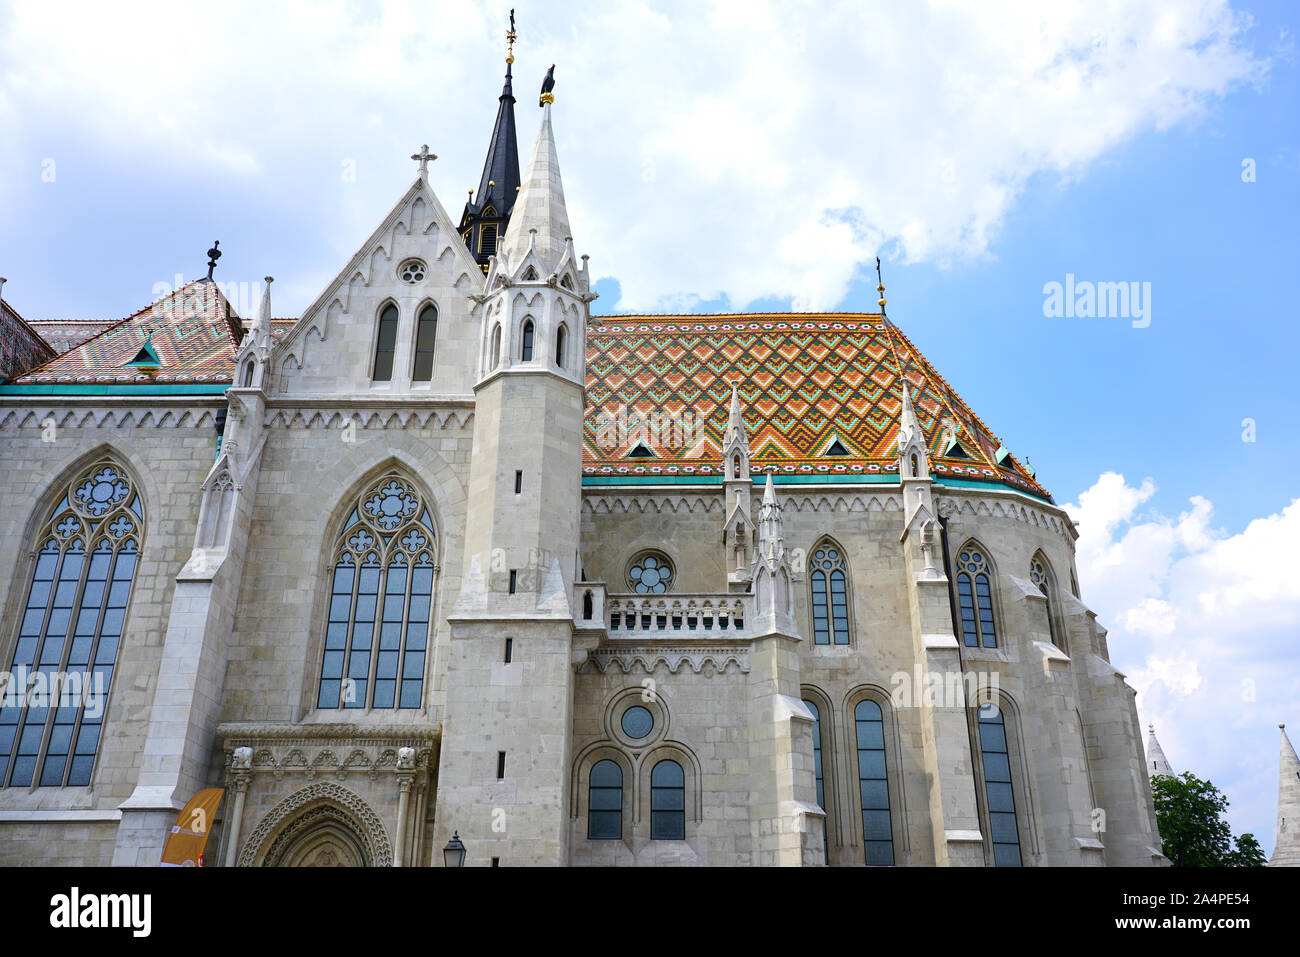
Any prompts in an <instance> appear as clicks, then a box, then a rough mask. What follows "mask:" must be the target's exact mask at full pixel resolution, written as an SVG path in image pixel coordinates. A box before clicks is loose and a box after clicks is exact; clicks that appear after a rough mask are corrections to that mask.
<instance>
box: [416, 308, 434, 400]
mask: <svg viewBox="0 0 1300 957" xmlns="http://www.w3.org/2000/svg"><path fill="white" fill-rule="evenodd" d="M437 338H438V307H437V306H435V305H433V303H429V305H427V306H425V307H424V308H423V309H421V310H420V316H419V318H418V319H417V320H416V321H415V367H414V368H413V369H412V370H411V381H413V382H428V381H430V380H431V379H432V378H433V347H434V342H435V341H436V340H437Z"/></svg>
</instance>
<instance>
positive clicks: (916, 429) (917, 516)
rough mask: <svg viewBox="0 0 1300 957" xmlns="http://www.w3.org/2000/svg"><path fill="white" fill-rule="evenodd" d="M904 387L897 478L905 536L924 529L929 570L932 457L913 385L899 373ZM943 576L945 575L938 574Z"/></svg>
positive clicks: (932, 545)
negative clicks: (914, 404)
mask: <svg viewBox="0 0 1300 957" xmlns="http://www.w3.org/2000/svg"><path fill="white" fill-rule="evenodd" d="M900 378H901V380H902V386H903V407H902V409H901V410H900V411H899V414H898V478H899V482H900V484H901V485H902V490H903V536H904V537H906V536H907V533H908V531H909V530H911V529H912V528H918V527H919V529H920V531H921V542H922V546H923V550H924V555H925V566H926V569H927V570H932V569H934V568H935V563H934V552H935V542H934V539H935V531H934V524H935V520H936V516H937V513H936V511H935V508H934V500H933V498H932V495H931V488H932V487H933V485H934V480H933V479H932V478H931V477H930V458H929V454H928V450H927V449H926V447H925V432H924V431H922V429H921V426H920V423H918V422H917V421H916V412H915V411H914V410H913V409H912V387H911V383H909V382H908V381H907V376H905V375H904V376H900ZM939 577H942V576H939Z"/></svg>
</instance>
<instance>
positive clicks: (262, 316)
mask: <svg viewBox="0 0 1300 957" xmlns="http://www.w3.org/2000/svg"><path fill="white" fill-rule="evenodd" d="M263 281H264V282H265V283H266V285H265V286H264V287H263V288H262V302H261V304H260V305H259V306H258V309H257V316H256V317H255V318H254V319H253V327H252V328H251V329H250V330H249V331H248V333H247V334H246V335H245V336H244V339H243V341H242V342H241V343H240V344H239V352H238V354H237V355H236V356H235V382H234V384H235V387H236V388H241V389H261V388H263V385H264V383H265V381H266V364H267V362H268V361H269V360H270V358H271V348H272V347H273V346H274V345H275V341H274V340H273V339H272V337H271V283H273V282H275V280H274V279H272V278H271V277H270V276H266V277H265V278H264V280H263Z"/></svg>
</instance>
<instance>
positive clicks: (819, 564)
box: [808, 541, 850, 645]
mask: <svg viewBox="0 0 1300 957" xmlns="http://www.w3.org/2000/svg"><path fill="white" fill-rule="evenodd" d="M808 581H809V584H810V586H811V588H812V619H813V643H814V644H817V645H829V644H831V643H832V641H833V642H834V643H835V644H837V645H847V644H849V640H850V628H849V585H848V566H847V565H846V564H845V562H844V553H843V551H841V549H840V547H839V546H838V545H836V544H835V543H834V542H831V541H823V542H821V543H820V544H819V545H818V546H817V547H816V548H814V549H813V551H812V557H811V558H810V559H809V560H808Z"/></svg>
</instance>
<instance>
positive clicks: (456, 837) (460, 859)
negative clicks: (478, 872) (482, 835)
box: [442, 831, 465, 867]
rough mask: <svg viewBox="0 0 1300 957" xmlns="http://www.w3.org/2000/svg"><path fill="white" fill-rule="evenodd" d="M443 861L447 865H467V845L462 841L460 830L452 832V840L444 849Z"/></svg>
mask: <svg viewBox="0 0 1300 957" xmlns="http://www.w3.org/2000/svg"><path fill="white" fill-rule="evenodd" d="M442 863H443V865H444V866H446V867H464V866H465V845H464V844H462V843H461V842H460V832H459V831H452V832H451V840H450V841H448V842H447V845H446V847H444V848H443V849H442Z"/></svg>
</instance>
